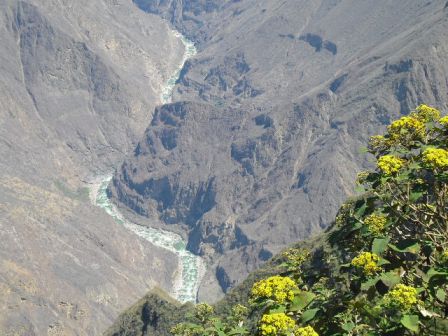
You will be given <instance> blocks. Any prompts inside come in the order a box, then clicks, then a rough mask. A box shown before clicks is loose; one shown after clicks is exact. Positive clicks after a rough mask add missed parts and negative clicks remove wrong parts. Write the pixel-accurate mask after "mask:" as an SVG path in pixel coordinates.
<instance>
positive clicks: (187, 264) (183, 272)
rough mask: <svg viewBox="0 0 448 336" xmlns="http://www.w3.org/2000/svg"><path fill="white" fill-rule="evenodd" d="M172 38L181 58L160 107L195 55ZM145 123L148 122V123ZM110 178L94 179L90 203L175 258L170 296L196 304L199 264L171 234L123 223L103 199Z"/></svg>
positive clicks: (200, 273)
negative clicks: (181, 47)
mask: <svg viewBox="0 0 448 336" xmlns="http://www.w3.org/2000/svg"><path fill="white" fill-rule="evenodd" d="M173 34H174V36H176V37H178V38H180V39H181V40H182V43H183V44H184V46H185V52H184V56H183V58H182V62H181V64H180V66H179V67H178V68H177V70H176V72H175V73H174V74H173V75H172V76H171V77H170V79H169V80H168V81H167V83H166V84H165V86H164V87H163V89H162V93H161V96H160V100H161V102H162V104H168V103H171V101H172V95H173V90H174V87H175V85H176V82H177V80H178V79H179V76H180V74H181V71H182V68H183V67H184V65H185V62H186V61H187V60H188V59H189V58H190V57H192V56H194V55H195V54H196V48H195V46H194V43H193V42H191V41H190V40H188V39H187V38H185V37H184V36H183V35H182V34H180V33H179V32H177V31H173ZM148 123H149V122H148ZM111 179H112V176H111V175H107V176H98V177H97V178H96V179H95V182H94V183H93V184H91V186H90V199H91V201H92V203H93V204H94V205H96V206H98V207H100V208H102V209H104V210H105V211H106V213H107V214H109V215H110V216H111V217H112V218H113V219H114V220H115V222H117V223H119V224H120V225H123V226H124V227H126V228H127V229H129V230H130V231H132V232H134V233H135V234H136V235H137V236H139V237H141V238H143V239H145V240H147V241H149V242H150V243H151V244H153V245H155V246H159V247H162V248H165V249H167V250H169V251H171V252H173V253H175V254H176V255H177V257H178V258H179V269H178V272H177V273H176V279H175V280H174V283H173V290H172V293H171V294H172V295H173V296H174V297H175V298H176V299H177V300H179V301H180V302H188V301H192V302H196V298H197V291H198V288H199V284H200V282H201V279H202V276H203V275H204V273H205V264H204V262H203V260H202V259H201V258H200V257H199V256H196V255H194V254H192V253H191V252H189V251H187V249H186V242H185V241H184V240H183V239H182V237H181V236H180V235H178V234H175V233H173V232H169V231H165V230H161V229H156V228H151V227H147V226H142V225H138V224H135V223H132V222H130V221H129V220H127V219H126V218H125V217H124V216H123V215H122V214H121V213H120V211H119V210H118V209H117V207H116V206H115V205H114V204H113V203H112V202H111V201H110V200H109V198H108V196H107V186H108V184H109V182H110V181H111Z"/></svg>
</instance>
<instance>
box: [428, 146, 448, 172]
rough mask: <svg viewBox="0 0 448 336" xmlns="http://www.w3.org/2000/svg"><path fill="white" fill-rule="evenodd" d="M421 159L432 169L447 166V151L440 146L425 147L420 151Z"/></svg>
mask: <svg viewBox="0 0 448 336" xmlns="http://www.w3.org/2000/svg"><path fill="white" fill-rule="evenodd" d="M422 160H423V162H424V163H425V164H427V165H428V166H429V167H431V168H433V169H446V168H448V151H446V150H444V149H442V148H427V149H426V150H425V151H424V152H423V153H422Z"/></svg>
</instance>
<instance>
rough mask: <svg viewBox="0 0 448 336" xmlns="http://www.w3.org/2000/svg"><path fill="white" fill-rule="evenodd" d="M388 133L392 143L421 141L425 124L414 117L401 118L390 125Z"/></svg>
mask: <svg viewBox="0 0 448 336" xmlns="http://www.w3.org/2000/svg"><path fill="white" fill-rule="evenodd" d="M388 131H389V135H390V138H391V139H392V140H393V141H399V142H402V141H408V140H411V139H412V138H416V139H421V138H422V137H423V136H424V135H425V124H424V123H423V122H421V121H420V120H419V119H417V118H415V117H414V116H410V117H401V118H400V119H398V120H395V121H394V122H393V123H392V124H390V126H389V127H388Z"/></svg>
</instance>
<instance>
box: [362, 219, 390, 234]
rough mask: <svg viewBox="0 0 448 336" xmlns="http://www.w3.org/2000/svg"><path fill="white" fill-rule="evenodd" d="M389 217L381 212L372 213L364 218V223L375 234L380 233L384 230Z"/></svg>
mask: <svg viewBox="0 0 448 336" xmlns="http://www.w3.org/2000/svg"><path fill="white" fill-rule="evenodd" d="M386 223H387V218H386V216H384V215H381V214H371V215H369V216H367V217H366V218H365V219H364V224H366V225H367V228H368V229H369V231H370V232H372V233H373V234H380V233H381V232H383V231H384V227H385V226H386Z"/></svg>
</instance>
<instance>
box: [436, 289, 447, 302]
mask: <svg viewBox="0 0 448 336" xmlns="http://www.w3.org/2000/svg"><path fill="white" fill-rule="evenodd" d="M436 298H437V299H439V300H440V301H442V302H445V298H446V292H445V290H444V289H443V288H439V289H437V291H436Z"/></svg>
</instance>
